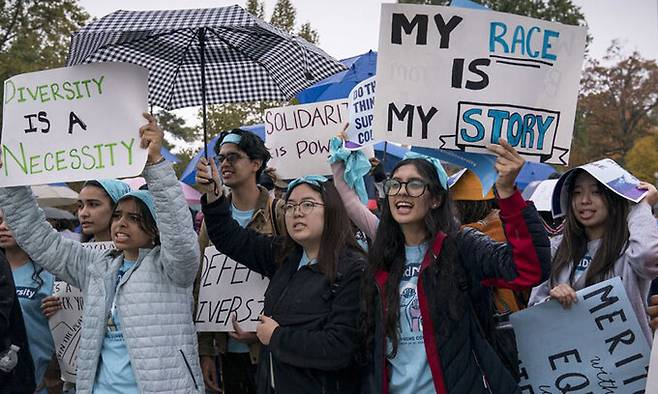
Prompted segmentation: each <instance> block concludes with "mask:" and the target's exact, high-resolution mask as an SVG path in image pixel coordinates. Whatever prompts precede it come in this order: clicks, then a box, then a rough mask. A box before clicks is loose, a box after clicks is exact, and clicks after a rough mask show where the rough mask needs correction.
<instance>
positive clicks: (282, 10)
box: [270, 0, 297, 34]
mask: <svg viewBox="0 0 658 394" xmlns="http://www.w3.org/2000/svg"><path fill="white" fill-rule="evenodd" d="M296 18H297V10H296V9H295V7H294V6H293V5H292V3H291V2H290V0H278V1H277V2H276V4H275V5H274V12H272V18H271V19H270V23H271V24H272V25H274V26H276V27H278V28H279V29H281V30H283V31H285V32H288V33H290V34H293V31H294V30H295V19H296Z"/></svg>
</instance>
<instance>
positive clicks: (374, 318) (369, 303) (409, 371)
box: [332, 140, 550, 394]
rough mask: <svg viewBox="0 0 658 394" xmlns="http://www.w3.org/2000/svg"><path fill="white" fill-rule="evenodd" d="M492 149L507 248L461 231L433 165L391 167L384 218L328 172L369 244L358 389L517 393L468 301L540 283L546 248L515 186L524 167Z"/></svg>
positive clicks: (409, 159)
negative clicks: (485, 291)
mask: <svg viewBox="0 0 658 394" xmlns="http://www.w3.org/2000/svg"><path fill="white" fill-rule="evenodd" d="M489 149H490V150H491V152H492V153H494V154H496V155H497V160H496V170H497V171H498V180H497V182H496V190H497V198H498V204H499V206H500V209H501V212H500V216H501V219H502V221H503V223H504V226H505V231H506V233H507V235H508V242H507V243H499V242H495V241H493V240H492V239H491V238H489V237H487V236H486V235H484V234H482V233H480V232H478V231H477V230H474V229H472V228H464V229H461V230H460V229H459V224H458V222H457V221H456V219H455V218H454V215H453V207H452V205H453V203H452V201H451V200H450V195H449V191H448V187H447V178H448V177H447V174H446V172H445V171H444V169H443V167H442V166H441V163H440V162H439V160H437V159H434V158H430V157H427V156H423V155H419V154H416V153H413V152H410V153H409V154H407V155H406V156H405V158H404V159H403V160H402V161H400V162H399V163H398V164H397V165H396V166H395V168H394V169H393V171H392V175H391V177H390V178H389V179H388V180H386V182H385V183H384V191H385V194H386V199H385V200H384V204H383V208H382V218H381V220H377V219H376V218H375V217H374V215H370V214H368V213H366V210H367V208H365V207H364V208H361V206H362V205H360V204H358V198H357V197H356V195H355V193H354V192H351V193H350V190H349V188H346V184H345V182H344V181H342V179H343V176H344V174H343V172H342V170H343V165H341V164H339V163H334V164H333V165H332V166H333V168H334V178H335V181H337V186H338V184H341V186H340V188H338V187H337V188H338V189H339V191H340V192H341V193H342V192H343V191H345V192H346V195H343V196H342V197H343V198H344V200H347V201H346V202H345V203H346V206H347V208H348V212H349V214H350V217H351V218H352V219H353V220H354V221H355V223H357V225H359V227H360V228H361V229H362V230H364V232H367V233H368V235H369V236H371V237H373V238H374V243H373V245H372V247H371V248H370V251H369V259H368V266H367V268H366V272H365V274H364V283H363V286H362V294H361V299H360V302H361V312H362V316H361V317H360V319H359V321H360V323H361V324H360V327H359V328H360V334H361V338H362V340H363V349H364V351H365V352H366V362H367V368H366V374H365V377H364V379H363V387H364V390H363V392H370V393H388V392H391V393H435V392H436V393H441V394H445V393H518V392H519V387H518V385H517V383H516V381H515V380H514V378H513V377H512V375H511V374H510V372H509V371H508V370H507V369H505V367H504V365H503V363H502V362H501V360H500V359H499V357H498V355H497V354H496V352H495V351H494V350H493V348H492V347H491V345H490V344H489V343H488V342H487V340H486V339H485V335H484V332H483V330H482V328H481V326H480V324H479V320H478V318H477V316H476V312H475V309H474V306H473V298H472V297H473V293H474V292H475V291H477V289H478V286H480V284H481V283H482V284H484V285H491V286H495V287H504V288H511V289H517V288H527V287H529V286H532V285H533V284H534V283H538V282H539V281H540V280H541V268H540V261H542V262H547V261H548V260H549V259H550V257H549V256H550V254H549V242H548V238H547V237H546V235H545V233H544V232H543V229H542V228H541V224H540V222H539V218H538V216H537V212H536V211H535V210H534V208H533V207H532V206H527V205H526V203H525V201H523V199H522V198H521V194H520V193H519V192H518V191H517V190H516V188H515V186H514V181H515V179H516V176H517V175H518V173H519V171H520V170H521V168H522V167H523V164H524V160H523V159H522V158H521V157H520V156H519V154H518V153H517V152H516V151H515V150H514V149H513V148H512V147H511V146H510V145H509V144H508V143H507V142H505V141H503V140H501V144H500V145H492V146H491V147H490V148H489ZM337 177H341V178H338V179H336V178H337Z"/></svg>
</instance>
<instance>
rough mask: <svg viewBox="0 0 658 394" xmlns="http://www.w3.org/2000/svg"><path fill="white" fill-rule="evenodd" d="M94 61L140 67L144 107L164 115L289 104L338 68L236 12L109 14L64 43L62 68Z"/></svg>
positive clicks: (335, 63) (290, 38)
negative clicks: (144, 74) (144, 76)
mask: <svg viewBox="0 0 658 394" xmlns="http://www.w3.org/2000/svg"><path fill="white" fill-rule="evenodd" d="M94 62H127V63H133V64H137V65H140V66H143V67H146V68H148V70H149V103H150V104H151V105H157V106H159V107H162V108H165V109H175V108H183V107H190V106H197V105H205V104H206V103H231V102H245V101H257V100H273V101H283V100H290V99H291V98H293V97H294V96H295V94H297V93H298V92H299V91H301V90H302V89H304V88H305V87H307V86H309V85H311V84H312V83H314V82H315V81H319V80H322V79H324V78H326V77H328V76H329V75H332V74H334V73H336V72H339V71H342V70H344V69H345V67H344V66H343V65H342V64H341V63H339V62H338V61H337V60H335V59H333V58H331V57H330V56H328V55H327V54H326V53H324V52H323V51H322V50H321V49H320V48H318V47H316V46H314V45H312V44H310V43H308V42H306V41H305V40H304V39H302V38H298V37H293V36H291V35H289V34H288V33H286V32H284V31H282V30H280V29H278V28H276V27H274V26H272V25H270V24H268V23H267V22H265V21H263V20H261V19H259V18H257V17H255V16H253V15H251V14H249V13H248V12H247V11H245V10H244V9H242V8H240V7H239V6H237V5H234V6H229V7H219V8H208V9H189V10H165V11H124V10H120V11H116V12H113V13H111V14H109V15H106V16H104V17H102V18H100V19H98V20H96V21H94V22H92V23H90V24H88V25H87V26H85V27H84V28H82V29H81V30H80V31H78V32H77V33H75V34H74V35H73V37H72V40H71V48H70V51H69V57H68V61H67V65H69V66H72V65H76V64H82V63H94ZM202 62H204V63H205V67H201V64H202ZM202 70H203V71H205V73H203V72H202ZM202 89H203V90H204V91H205V92H206V94H205V95H204V94H202Z"/></svg>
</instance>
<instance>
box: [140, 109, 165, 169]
mask: <svg viewBox="0 0 658 394" xmlns="http://www.w3.org/2000/svg"><path fill="white" fill-rule="evenodd" d="M142 116H144V118H145V119H146V120H148V123H147V124H145V125H144V126H142V127H140V128H139V137H140V138H141V140H140V142H139V146H140V147H141V148H142V149H148V159H147V160H146V163H147V164H153V163H157V162H159V161H161V160H162V154H161V153H160V149H162V140H163V139H164V132H163V131H162V129H160V127H159V126H158V123H157V122H156V120H155V118H154V117H153V116H152V115H151V114H149V113H146V112H144V113H143V114H142Z"/></svg>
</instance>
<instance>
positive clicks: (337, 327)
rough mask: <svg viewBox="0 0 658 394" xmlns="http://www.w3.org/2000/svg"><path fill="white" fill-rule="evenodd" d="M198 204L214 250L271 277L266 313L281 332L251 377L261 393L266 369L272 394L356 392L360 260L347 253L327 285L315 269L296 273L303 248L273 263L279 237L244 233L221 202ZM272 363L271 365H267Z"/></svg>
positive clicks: (264, 350) (266, 381)
mask: <svg viewBox="0 0 658 394" xmlns="http://www.w3.org/2000/svg"><path fill="white" fill-rule="evenodd" d="M202 202H203V213H204V216H205V221H206V226H207V228H208V235H209V237H210V240H211V241H212V242H213V244H214V245H215V247H216V248H217V249H218V250H219V251H221V252H222V253H224V254H226V255H227V256H229V257H230V258H232V259H234V260H235V261H237V262H239V263H242V264H244V265H245V266H247V267H248V268H250V269H251V270H253V271H255V272H258V273H260V274H263V275H265V276H267V277H268V278H270V284H269V286H268V288H267V291H266V292H265V304H264V312H263V313H264V314H265V315H267V316H270V317H272V318H273V319H274V320H275V321H276V322H277V323H278V324H279V327H278V328H277V329H276V330H275V331H274V334H273V335H272V338H271V340H270V345H269V346H263V347H262V349H261V354H260V362H259V366H258V373H257V384H258V392H259V393H269V392H271V391H272V390H271V380H272V376H271V372H270V371H271V369H273V371H274V384H275V387H276V389H275V390H276V392H277V394H281V393H282V394H285V393H350V392H357V391H358V387H359V380H358V379H359V374H358V371H357V370H356V368H354V353H355V351H356V347H357V329H356V326H357V319H358V313H359V284H360V280H361V276H362V272H363V267H364V263H365V256H363V255H362V254H360V253H358V252H356V251H345V252H344V253H342V255H341V257H340V258H339V262H338V266H337V275H336V280H335V281H334V283H333V284H331V283H330V282H329V279H328V278H327V276H326V275H324V274H323V273H321V272H320V271H319V270H318V268H317V265H311V266H305V267H302V268H300V269H299V270H298V266H299V261H300V259H301V257H302V249H301V248H298V249H297V250H295V251H294V252H293V253H291V254H289V255H288V256H287V257H286V258H285V261H283V263H282V264H281V265H280V266H279V265H277V264H276V263H275V261H276V258H277V256H278V253H279V251H280V248H281V247H282V238H277V237H272V236H268V235H263V234H259V233H257V232H255V231H253V230H250V229H243V228H242V227H240V225H239V224H238V223H237V222H236V221H234V220H233V219H232V217H231V211H230V205H229V202H228V200H227V199H226V198H224V197H222V198H220V199H219V200H217V201H215V202H213V203H212V204H206V203H205V202H206V201H205V198H204V199H203V200H202ZM270 360H271V361H272V366H270Z"/></svg>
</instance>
